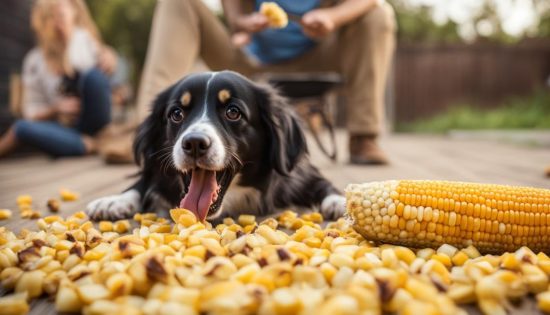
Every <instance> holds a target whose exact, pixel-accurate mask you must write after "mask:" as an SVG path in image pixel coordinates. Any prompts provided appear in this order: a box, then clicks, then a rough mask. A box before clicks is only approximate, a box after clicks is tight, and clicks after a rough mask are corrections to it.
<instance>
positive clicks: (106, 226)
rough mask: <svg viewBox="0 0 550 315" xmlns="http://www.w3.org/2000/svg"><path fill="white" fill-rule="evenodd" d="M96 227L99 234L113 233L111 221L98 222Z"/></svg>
mask: <svg viewBox="0 0 550 315" xmlns="http://www.w3.org/2000/svg"><path fill="white" fill-rule="evenodd" d="M98 227H99V231H100V232H111V231H113V222H111V221H100V222H99V226H98Z"/></svg>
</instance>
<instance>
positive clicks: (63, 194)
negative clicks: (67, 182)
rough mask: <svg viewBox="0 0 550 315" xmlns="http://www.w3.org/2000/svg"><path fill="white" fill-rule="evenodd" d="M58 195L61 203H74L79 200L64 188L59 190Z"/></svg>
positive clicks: (76, 194) (74, 194)
mask: <svg viewBox="0 0 550 315" xmlns="http://www.w3.org/2000/svg"><path fill="white" fill-rule="evenodd" d="M59 195H60V196H61V200H63V201H75V200H78V198H79V194H78V193H76V192H74V191H70V190H68V189H65V188H61V189H60V190H59Z"/></svg>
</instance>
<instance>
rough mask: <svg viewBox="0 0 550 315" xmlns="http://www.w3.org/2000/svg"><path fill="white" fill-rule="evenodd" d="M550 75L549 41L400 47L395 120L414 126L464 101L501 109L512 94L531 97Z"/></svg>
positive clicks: (394, 80)
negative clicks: (420, 119)
mask: <svg viewBox="0 0 550 315" xmlns="http://www.w3.org/2000/svg"><path fill="white" fill-rule="evenodd" d="M549 76H550V41H540V40H537V41H534V40H531V41H524V42H522V43H519V44H516V45H501V44H493V43H477V44H472V45H466V44H452V45H451V44H436V45H430V44H399V45H398V49H397V53H396V58H395V71H394V73H393V78H392V80H391V81H392V86H391V87H390V89H391V90H392V93H390V94H392V95H391V96H392V97H391V98H390V101H391V102H392V103H393V104H392V105H393V106H391V107H392V108H393V110H392V112H393V113H391V116H393V119H394V120H395V121H397V122H409V121H413V120H415V119H418V118H423V117H428V116H431V115H433V114H435V113H438V112H441V111H443V110H445V109H447V108H449V107H450V106H453V105H456V104H457V103H461V102H468V103H469V104H472V105H476V106H480V107H491V106H496V105H498V104H499V103H501V102H502V101H503V100H505V99H507V98H510V97H511V96H523V95H529V94H530V93H532V92H533V90H534V89H536V88H537V87H539V88H540V87H541V86H544V85H545V83H546V80H547V78H548V77H549ZM549 106H550V105H549Z"/></svg>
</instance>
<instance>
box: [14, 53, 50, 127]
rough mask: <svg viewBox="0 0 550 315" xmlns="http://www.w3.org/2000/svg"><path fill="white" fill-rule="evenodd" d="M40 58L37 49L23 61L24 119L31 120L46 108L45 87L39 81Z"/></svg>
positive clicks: (22, 105)
mask: <svg viewBox="0 0 550 315" xmlns="http://www.w3.org/2000/svg"><path fill="white" fill-rule="evenodd" d="M40 66H41V65H40V56H39V51H38V49H36V48H34V49H33V50H31V51H30V52H29V53H28V54H27V56H25V59H24V60H23V73H22V76H21V78H22V82H23V100H22V104H21V107H22V114H23V117H24V118H27V119H32V117H34V116H35V115H37V114H38V113H40V111H42V110H44V107H47V106H48V99H47V97H46V93H45V91H44V90H45V87H44V86H43V84H42V82H41V80H40V75H41V74H40Z"/></svg>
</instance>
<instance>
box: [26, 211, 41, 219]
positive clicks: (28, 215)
mask: <svg viewBox="0 0 550 315" xmlns="http://www.w3.org/2000/svg"><path fill="white" fill-rule="evenodd" d="M40 217H41V214H40V212H39V211H35V210H30V209H29V210H24V211H21V218H23V219H39V218H40Z"/></svg>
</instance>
